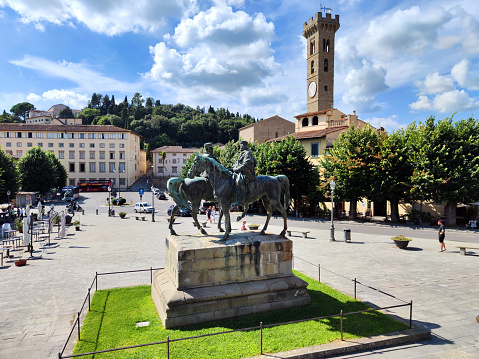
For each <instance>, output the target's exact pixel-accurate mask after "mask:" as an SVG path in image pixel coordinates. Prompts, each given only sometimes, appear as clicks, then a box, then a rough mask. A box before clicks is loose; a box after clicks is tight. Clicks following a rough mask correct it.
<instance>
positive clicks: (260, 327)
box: [58, 257, 412, 359]
mask: <svg viewBox="0 0 479 359" xmlns="http://www.w3.org/2000/svg"><path fill="white" fill-rule="evenodd" d="M294 258H296V259H299V260H302V261H304V262H306V263H309V264H311V265H313V266H317V267H318V275H319V282H320V281H321V280H320V279H321V266H320V265H316V264H314V263H311V262H308V261H306V260H304V259H301V258H299V257H294ZM158 269H163V268H151V267H150V269H140V270H132V271H121V272H110V273H98V272H96V273H95V277H94V279H93V281H92V284H91V285H90V287H89V288H88V291H87V295H86V297H85V300H84V301H83V304H82V306H81V308H80V311H79V312H78V313H77V317H76V319H75V321H74V323H73V325H72V329H71V331H70V334H69V335H68V338H67V340H66V342H65V344H64V345H63V348H62V350H61V351H60V352H59V353H58V358H59V359H64V358H77V357H82V356H85V355H94V354H100V353H107V352H113V351H119V350H126V349H134V348H141V347H146V346H151V345H161V344H166V350H167V358H168V359H169V358H170V344H171V343H174V342H180V341H183V340H190V339H198V338H203V337H210V336H216V335H223V334H229V333H235V332H244V331H251V330H259V331H260V333H259V334H260V335H259V337H260V339H259V347H260V353H261V355H263V354H264V353H263V329H264V328H272V327H277V326H280V325H286V324H294V323H301V322H307V321H317V320H321V319H330V318H340V335H341V341H342V340H343V318H344V317H345V316H349V315H355V314H361V313H368V312H374V311H380V310H388V309H393V308H400V307H407V306H409V328H412V300H411V301H410V302H406V301H403V300H402V299H399V298H397V297H395V296H393V295H391V294H388V293H386V292H384V291H381V290H379V289H376V288H373V287H371V286H366V285H364V284H362V283H361V282H359V281H357V280H356V278H354V280H352V281H354V293H355V294H354V296H355V298H356V286H357V284H359V285H363V286H365V287H368V288H370V289H373V290H376V291H379V292H380V293H382V294H386V295H388V296H390V297H392V298H395V299H397V300H400V301H402V302H404V303H403V304H397V305H391V306H387V307H381V308H373V309H365V310H361V311H355V312H347V313H343V311H342V310H341V311H340V313H338V314H332V315H326V316H322V317H315V318H307V319H300V320H295V321H290V322H282V323H274V324H267V325H263V323H262V322H260V323H259V325H258V326H255V327H249V328H241V329H234V330H229V331H224V332H216V333H210V334H203V335H197V336H192V337H185V338H177V339H171V340H170V337H169V336H167V337H166V340H163V341H159V342H153V343H146V344H138V345H131V346H127V347H120V348H112V349H105V350H98V351H94V352H87V353H79V354H72V355H63V353H64V352H65V349H66V347H67V345H68V343H69V341H70V339H71V337H72V335H73V333H74V331H75V327H76V328H77V331H78V333H77V335H78V340H80V328H81V325H80V318H81V313H82V312H83V310H84V308H85V306H86V303H87V302H88V310H90V303H91V295H92V293H91V291H92V289H93V286H94V285H95V291H96V290H98V276H102V275H111V274H124V273H136V272H146V271H150V284H152V283H153V271H154V270H158ZM323 270H326V271H328V272H330V273H334V272H332V271H329V270H327V269H325V268H323ZM334 274H336V275H338V276H340V277H342V278H345V279H347V280H351V279H349V278H346V277H344V276H342V275H341V274H338V273H334Z"/></svg>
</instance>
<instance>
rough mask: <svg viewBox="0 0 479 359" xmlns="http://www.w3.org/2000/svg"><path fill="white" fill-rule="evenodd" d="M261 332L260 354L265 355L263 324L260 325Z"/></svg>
mask: <svg viewBox="0 0 479 359" xmlns="http://www.w3.org/2000/svg"><path fill="white" fill-rule="evenodd" d="M259 332H260V353H261V355H263V322H260V323H259Z"/></svg>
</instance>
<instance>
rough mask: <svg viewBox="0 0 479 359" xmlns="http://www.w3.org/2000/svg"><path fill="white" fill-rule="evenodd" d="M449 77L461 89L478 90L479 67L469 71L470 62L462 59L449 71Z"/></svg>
mask: <svg viewBox="0 0 479 359" xmlns="http://www.w3.org/2000/svg"><path fill="white" fill-rule="evenodd" d="M451 75H452V76H453V77H454V79H455V80H456V81H457V82H458V84H459V85H460V86H461V87H464V88H466V89H469V90H479V67H478V66H477V65H476V68H475V69H471V61H469V60H467V59H464V60H461V61H460V62H458V63H457V64H456V65H454V67H453V68H452V70H451Z"/></svg>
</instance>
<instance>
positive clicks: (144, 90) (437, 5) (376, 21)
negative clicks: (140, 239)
mask: <svg viewBox="0 0 479 359" xmlns="http://www.w3.org/2000/svg"><path fill="white" fill-rule="evenodd" d="M322 5H325V6H327V7H330V8H332V10H333V15H334V14H338V15H339V16H340V23H341V27H340V29H339V30H338V31H337V33H336V57H335V96H334V103H335V107H336V108H338V109H339V110H341V111H343V112H345V113H347V114H350V113H352V112H353V110H356V111H357V114H358V116H359V117H360V118H361V119H362V120H364V121H368V122H371V123H372V124H373V125H375V126H383V127H385V128H386V129H387V130H388V131H391V130H394V129H396V128H399V127H401V126H405V125H408V124H409V123H411V122H413V121H424V120H425V119H426V118H427V117H429V116H431V115H434V116H436V118H438V119H439V118H444V117H448V116H451V115H452V114H453V113H455V112H456V113H457V114H456V115H455V118H456V119H460V118H464V117H469V116H471V115H473V116H474V115H475V114H476V113H477V112H478V111H477V109H478V108H479V62H478V59H479V2H478V1H477V0H466V1H460V2H455V1H427V0H422V1H419V2H418V1H408V0H397V1H387V0H376V1H375V0H373V1H371V0H368V1H365V0H339V1H329V2H327V1H324V2H323V3H322ZM318 11H320V3H319V2H312V1H304V0H301V1H296V0H288V1H280V0H263V1H248V0H214V1H206V0H162V1H154V0H137V1H128V0H42V1H38V0H0V33H1V34H2V37H1V40H0V41H1V42H0V44H1V51H0V111H2V110H3V109H5V110H7V111H9V110H10V108H11V107H12V106H13V105H15V104H16V103H19V102H23V101H28V102H31V103H32V104H34V105H35V107H36V108H37V109H44V110H47V109H48V108H49V107H50V106H52V105H54V104H57V103H64V104H66V105H70V107H72V108H74V109H81V108H83V107H85V106H86V105H87V103H88V100H89V99H90V98H91V95H92V94H93V93H94V92H96V93H101V94H103V95H105V94H108V95H109V96H110V97H111V95H115V99H116V100H117V101H122V100H123V98H124V96H125V95H127V96H128V99H131V97H132V96H133V94H134V93H135V92H140V93H141V94H142V95H143V97H144V98H146V97H148V96H151V97H153V98H154V99H155V100H157V99H159V100H160V101H161V103H173V104H176V103H178V102H181V103H184V104H187V105H190V106H193V107H196V106H197V105H199V106H206V107H208V106H209V105H213V106H214V107H227V108H228V109H229V110H230V111H232V112H240V113H249V114H250V115H252V116H254V117H257V118H267V117H270V116H273V115H279V116H282V117H284V118H286V119H289V120H294V116H295V115H298V114H302V113H304V112H306V57H305V55H306V54H305V39H304V38H303V37H302V29H303V23H304V22H305V21H308V19H309V18H310V17H313V16H314V15H315V13H316V12H318ZM474 117H476V118H477V116H474Z"/></svg>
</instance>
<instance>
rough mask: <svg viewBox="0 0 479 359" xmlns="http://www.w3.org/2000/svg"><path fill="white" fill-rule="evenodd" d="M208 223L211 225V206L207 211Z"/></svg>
mask: <svg viewBox="0 0 479 359" xmlns="http://www.w3.org/2000/svg"><path fill="white" fill-rule="evenodd" d="M206 222H210V223H211V206H209V207H208V209H207V210H206Z"/></svg>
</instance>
